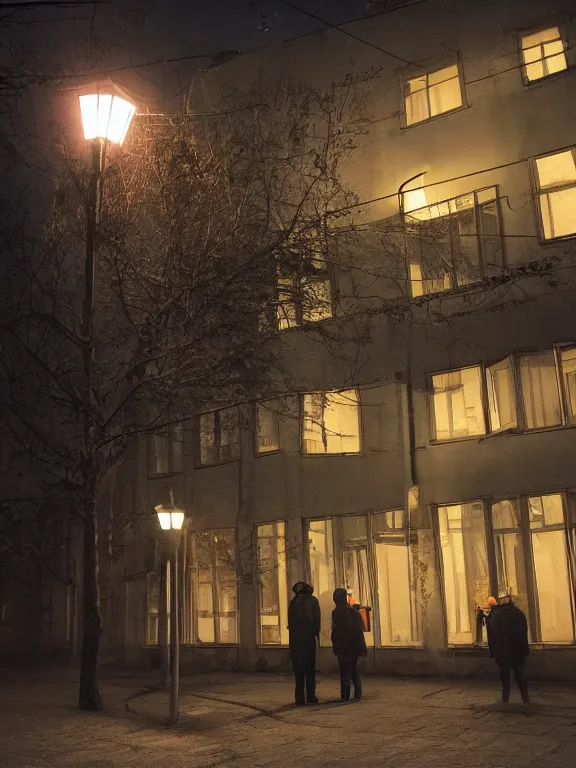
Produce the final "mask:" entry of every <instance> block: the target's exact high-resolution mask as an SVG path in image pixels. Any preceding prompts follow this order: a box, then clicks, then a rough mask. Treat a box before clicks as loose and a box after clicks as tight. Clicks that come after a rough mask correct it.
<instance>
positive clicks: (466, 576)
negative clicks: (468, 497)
mask: <svg viewBox="0 0 576 768" xmlns="http://www.w3.org/2000/svg"><path fill="white" fill-rule="evenodd" d="M571 502H572V500H571V498H570V497H568V496H566V495H565V494H560V493H553V494H546V495H542V496H529V497H523V498H520V499H504V500H500V501H497V502H493V503H488V502H484V501H475V502H470V503H467V504H453V505H450V506H445V507H438V508H437V522H438V535H439V545H440V553H441V561H442V578H443V587H444V605H445V616H446V629H447V637H448V643H449V644H451V645H467V644H473V643H475V642H476V641H477V640H478V635H477V632H478V629H477V625H476V620H475V616H476V610H477V606H478V605H481V604H482V603H483V602H484V601H485V600H486V597H487V596H488V595H490V594H494V595H496V596H504V595H511V596H512V598H513V600H514V601H515V602H516V603H517V605H518V606H519V607H520V608H521V609H522V610H523V611H524V612H525V613H526V615H527V618H528V624H529V629H530V639H531V641H532V642H542V643H558V644H562V643H573V642H574V611H573V600H574V586H575V585H574V570H573V566H572V564H573V562H574V561H573V557H574V531H573V523H572V519H573V518H572V517H571Z"/></svg>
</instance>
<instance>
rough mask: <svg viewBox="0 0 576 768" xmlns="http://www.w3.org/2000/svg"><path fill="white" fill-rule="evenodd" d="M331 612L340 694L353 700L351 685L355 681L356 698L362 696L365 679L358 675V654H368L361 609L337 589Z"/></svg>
mask: <svg viewBox="0 0 576 768" xmlns="http://www.w3.org/2000/svg"><path fill="white" fill-rule="evenodd" d="M333 600H334V602H335V604H336V607H335V608H334V610H333V611H332V648H333V650H334V654H335V655H336V657H337V658H338V665H339V666H340V696H341V698H342V701H349V700H350V686H351V683H353V684H354V698H355V699H356V700H359V699H361V698H362V681H361V680H360V676H359V674H358V668H357V665H358V657H359V656H367V655H368V650H367V648H366V640H365V639H364V623H363V621H362V617H361V616H360V614H359V613H358V611H356V610H354V608H351V607H350V606H349V605H348V593H347V592H346V590H345V589H342V588H340V589H337V590H335V592H334V595H333Z"/></svg>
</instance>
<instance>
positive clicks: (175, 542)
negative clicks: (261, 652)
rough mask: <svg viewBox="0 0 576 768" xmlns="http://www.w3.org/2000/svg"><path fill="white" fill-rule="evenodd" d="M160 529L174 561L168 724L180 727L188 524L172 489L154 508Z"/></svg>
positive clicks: (171, 569) (171, 578)
mask: <svg viewBox="0 0 576 768" xmlns="http://www.w3.org/2000/svg"><path fill="white" fill-rule="evenodd" d="M154 510H155V512H156V515H157V516H158V522H159V523H160V528H161V529H162V530H163V531H166V532H167V534H168V535H169V536H170V538H171V544H172V547H171V557H170V582H171V583H170V709H169V715H168V722H169V724H170V725H176V723H177V722H178V716H179V697H180V621H179V615H178V614H179V608H180V595H179V587H180V580H179V574H178V567H179V566H178V554H179V544H180V537H181V535H182V525H183V524H184V511H183V510H182V509H178V508H177V507H176V504H175V503H174V493H173V491H172V489H170V504H169V505H168V506H165V505H164V504H158V505H157V506H156V507H154Z"/></svg>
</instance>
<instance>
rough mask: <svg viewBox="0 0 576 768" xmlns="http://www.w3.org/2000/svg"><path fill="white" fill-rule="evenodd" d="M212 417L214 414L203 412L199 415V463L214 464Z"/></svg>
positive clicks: (214, 447)
mask: <svg viewBox="0 0 576 768" xmlns="http://www.w3.org/2000/svg"><path fill="white" fill-rule="evenodd" d="M214 417H215V414H214V412H213V411H212V412H211V413H203V414H202V415H201V416H200V420H199V421H200V430H199V432H200V463H201V464H215V463H216V461H217V457H216V446H215V435H214Z"/></svg>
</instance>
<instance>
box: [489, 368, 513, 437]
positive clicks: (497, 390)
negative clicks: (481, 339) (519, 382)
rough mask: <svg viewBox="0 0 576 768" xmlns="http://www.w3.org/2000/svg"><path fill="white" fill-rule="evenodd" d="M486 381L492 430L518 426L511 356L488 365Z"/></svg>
mask: <svg viewBox="0 0 576 768" xmlns="http://www.w3.org/2000/svg"><path fill="white" fill-rule="evenodd" d="M486 383H487V389H488V405H489V411H490V429H491V430H492V432H496V431H497V430H499V429H510V428H512V427H516V426H518V419H517V416H516V387H515V385H514V371H513V367H512V358H511V357H507V358H505V359H504V360H500V362H498V363H494V364H493V365H489V366H488V367H487V368H486Z"/></svg>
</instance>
